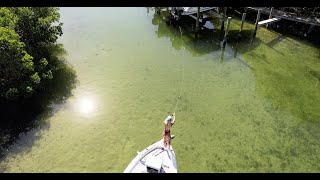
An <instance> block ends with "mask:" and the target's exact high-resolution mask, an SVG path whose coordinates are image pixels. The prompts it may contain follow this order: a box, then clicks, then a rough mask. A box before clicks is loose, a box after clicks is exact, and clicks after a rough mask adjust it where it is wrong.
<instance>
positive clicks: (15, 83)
mask: <svg viewBox="0 0 320 180" xmlns="http://www.w3.org/2000/svg"><path fill="white" fill-rule="evenodd" d="M58 10H59V8H54V7H14V8H0V85H1V86H0V100H2V101H17V100H24V99H27V98H29V97H30V96H31V95H33V94H34V93H35V92H36V91H37V90H39V89H41V88H42V87H43V86H44V85H45V83H46V81H48V80H50V79H52V78H53V76H54V72H55V71H56V70H58V68H59V67H58V64H59V63H57V61H59V60H60V59H59V54H61V53H65V51H64V50H63V48H62V47H59V45H57V44H56V42H57V39H58V37H59V36H61V35H62V23H60V22H59V20H60V14H59V12H58ZM54 47H56V48H54Z"/></svg>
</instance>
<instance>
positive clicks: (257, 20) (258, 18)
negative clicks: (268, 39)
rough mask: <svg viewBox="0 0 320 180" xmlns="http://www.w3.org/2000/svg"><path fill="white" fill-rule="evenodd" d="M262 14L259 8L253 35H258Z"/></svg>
mask: <svg viewBox="0 0 320 180" xmlns="http://www.w3.org/2000/svg"><path fill="white" fill-rule="evenodd" d="M260 15H261V10H260V9H259V10H258V14H257V19H256V26H255V28H254V32H253V37H256V34H257V30H258V23H259V20H260Z"/></svg>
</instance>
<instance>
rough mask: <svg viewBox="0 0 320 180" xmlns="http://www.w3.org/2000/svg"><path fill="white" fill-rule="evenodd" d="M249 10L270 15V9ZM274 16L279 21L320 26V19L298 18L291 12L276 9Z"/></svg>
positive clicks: (253, 8)
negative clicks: (284, 20) (285, 20)
mask: <svg viewBox="0 0 320 180" xmlns="http://www.w3.org/2000/svg"><path fill="white" fill-rule="evenodd" d="M247 8H248V9H251V10H255V11H258V10H260V12H261V13H263V14H267V15H269V14H270V9H269V8H266V7H247ZM272 16H273V17H275V18H278V19H287V20H290V21H296V22H300V23H305V24H311V25H315V26H320V19H319V18H316V17H315V18H310V17H298V16H297V15H295V14H294V13H289V12H284V11H280V10H277V9H274V10H273V12H272Z"/></svg>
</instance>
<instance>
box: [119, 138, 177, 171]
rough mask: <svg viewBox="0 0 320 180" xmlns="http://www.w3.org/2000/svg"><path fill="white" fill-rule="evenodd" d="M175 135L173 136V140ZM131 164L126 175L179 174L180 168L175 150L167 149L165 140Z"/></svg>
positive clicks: (141, 153)
mask: <svg viewBox="0 0 320 180" xmlns="http://www.w3.org/2000/svg"><path fill="white" fill-rule="evenodd" d="M173 138H174V135H172V136H171V139H173ZM137 153H138V155H137V156H136V157H135V158H134V159H133V160H132V161H131V162H130V164H129V165H128V167H127V168H126V169H125V170H124V173H177V172H178V166H177V161H176V156H175V154H174V151H173V148H172V146H171V145H170V148H165V147H164V144H163V139H161V140H159V141H157V142H155V143H154V144H152V145H150V146H149V147H147V148H145V149H144V150H143V151H141V152H137Z"/></svg>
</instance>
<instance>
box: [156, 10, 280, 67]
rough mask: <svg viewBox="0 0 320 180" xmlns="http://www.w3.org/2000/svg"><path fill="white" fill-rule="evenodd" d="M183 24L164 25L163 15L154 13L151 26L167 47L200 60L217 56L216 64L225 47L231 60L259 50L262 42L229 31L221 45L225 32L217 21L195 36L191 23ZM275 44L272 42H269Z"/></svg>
mask: <svg viewBox="0 0 320 180" xmlns="http://www.w3.org/2000/svg"><path fill="white" fill-rule="evenodd" d="M181 21H183V23H180V24H179V25H168V24H167V23H166V21H165V15H163V14H161V15H159V14H157V13H154V15H153V18H152V24H153V25H155V26H157V30H156V35H157V37H158V38H169V39H170V41H171V45H172V47H173V48H174V49H176V50H181V49H183V48H184V49H186V50H187V51H188V52H190V53H191V54H192V55H193V56H202V55H206V54H210V53H221V55H220V61H223V60H224V53H225V51H226V46H227V47H229V48H228V50H227V51H228V53H229V54H232V55H233V57H234V58H236V57H237V56H238V54H239V55H240V54H242V53H246V52H248V51H250V50H252V49H255V48H256V47H258V46H260V44H261V43H262V41H261V40H260V39H258V38H254V37H253V30H247V29H244V30H243V31H242V32H241V33H239V30H234V29H230V30H229V32H228V36H227V39H226V44H224V43H223V42H224V34H225V31H221V29H220V26H221V22H220V21H219V19H213V20H211V21H208V22H206V23H205V24H204V25H203V26H201V30H200V32H199V33H196V31H195V29H196V25H195V20H193V19H191V18H189V17H184V18H183V19H181ZM273 43H276V42H273Z"/></svg>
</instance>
